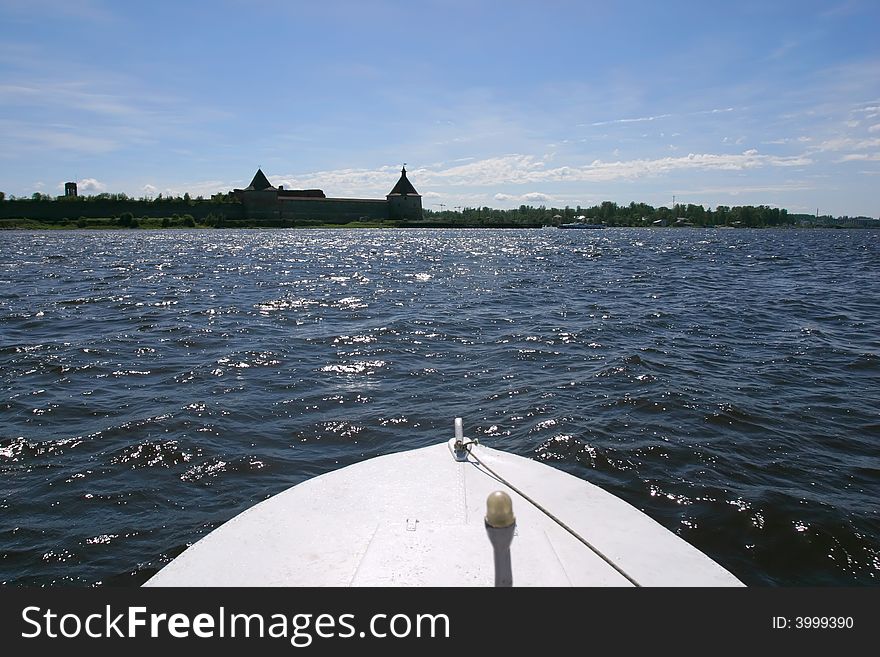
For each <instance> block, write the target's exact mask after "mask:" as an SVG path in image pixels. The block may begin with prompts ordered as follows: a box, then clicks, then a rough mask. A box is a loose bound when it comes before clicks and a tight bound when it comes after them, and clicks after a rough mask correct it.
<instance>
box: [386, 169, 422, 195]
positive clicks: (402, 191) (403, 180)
mask: <svg viewBox="0 0 880 657" xmlns="http://www.w3.org/2000/svg"><path fill="white" fill-rule="evenodd" d="M393 194H399V195H400V196H419V193H418V192H417V191H416V188H415V187H413V185H412V183H411V182H410V181H409V180H408V179H407V177H406V164H404V165H403V168H402V169H401V170H400V180H398V181H397V184H396V185H395V186H394V189H392V190H391V191H390V192H389V193H388V196H391V195H393Z"/></svg>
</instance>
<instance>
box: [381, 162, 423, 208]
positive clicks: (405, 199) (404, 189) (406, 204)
mask: <svg viewBox="0 0 880 657" xmlns="http://www.w3.org/2000/svg"><path fill="white" fill-rule="evenodd" d="M385 198H387V199H388V218H389V219H409V220H410V221H412V220H415V219H421V218H422V195H421V194H419V193H418V192H417V191H416V188H415V187H413V185H412V183H411V182H410V181H409V180H408V179H407V177H406V165H405V164H404V165H403V168H402V169H401V170H400V180H398V181H397V184H396V185H395V186H394V189H392V190H391V191H390V192H389V193H388V195H387V196H386V197H385Z"/></svg>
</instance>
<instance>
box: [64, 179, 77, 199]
mask: <svg viewBox="0 0 880 657" xmlns="http://www.w3.org/2000/svg"><path fill="white" fill-rule="evenodd" d="M64 195H65V196H76V183H75V182H66V183H64Z"/></svg>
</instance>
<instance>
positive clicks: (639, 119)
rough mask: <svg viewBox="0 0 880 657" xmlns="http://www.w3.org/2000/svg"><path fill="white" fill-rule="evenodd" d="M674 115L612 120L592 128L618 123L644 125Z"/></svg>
mask: <svg viewBox="0 0 880 657" xmlns="http://www.w3.org/2000/svg"><path fill="white" fill-rule="evenodd" d="M670 116H672V114H658V115H657V116H640V117H638V118H636V119H612V120H611V121H596V122H595V123H591V124H590V125H591V126H601V125H614V124H617V123H643V122H645V121H657V120H658V119H668V118H669V117H670Z"/></svg>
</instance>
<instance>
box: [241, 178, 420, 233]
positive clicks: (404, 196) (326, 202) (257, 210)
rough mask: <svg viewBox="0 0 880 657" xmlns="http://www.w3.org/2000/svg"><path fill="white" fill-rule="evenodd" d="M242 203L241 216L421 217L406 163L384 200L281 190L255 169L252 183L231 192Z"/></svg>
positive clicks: (309, 190)
mask: <svg viewBox="0 0 880 657" xmlns="http://www.w3.org/2000/svg"><path fill="white" fill-rule="evenodd" d="M230 195H231V196H234V197H235V198H236V199H238V200H239V201H240V202H241V207H242V218H243V219H276V220H283V221H284V220H286V221H295V220H305V219H308V220H331V221H334V222H339V221H359V220H360V221H370V220H384V219H388V220H398V221H418V220H420V219H422V197H421V195H420V194H419V193H418V192H417V191H416V188H415V187H413V184H412V183H411V182H410V181H409V179H408V178H407V177H406V165H404V166H403V168H402V169H401V170H400V179H399V180H398V181H397V184H396V185H394V187H393V188H392V190H391V191H390V192H388V194H387V195H386V196H385V198H384V199H370V198H328V197H327V196H326V195H325V194H324V192H323V191H322V190H320V189H284V188H283V187H280V186H279V187H275V186H273V185H272V183H270V182H269V180H268V178H266V176H265V174H264V173H263V171H262V169H257V173H256V174H255V175H254V178H253V180H251V184H250V185H248V186H247V187H245V188H244V189H234V190H232V191H231V192H230Z"/></svg>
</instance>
